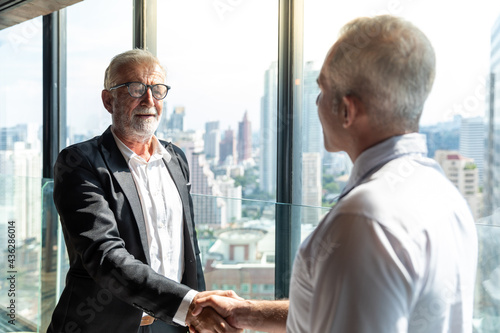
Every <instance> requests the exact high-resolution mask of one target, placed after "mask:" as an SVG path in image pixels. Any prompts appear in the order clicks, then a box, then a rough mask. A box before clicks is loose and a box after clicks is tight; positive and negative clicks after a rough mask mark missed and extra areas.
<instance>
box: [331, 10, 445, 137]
mask: <svg viewBox="0 0 500 333" xmlns="http://www.w3.org/2000/svg"><path fill="white" fill-rule="evenodd" d="M331 52H332V56H331V57H330V59H331V60H330V62H329V63H328V64H326V66H327V69H328V72H327V73H328V74H327V78H326V79H327V80H328V81H329V84H330V85H331V87H334V89H335V90H336V96H335V98H336V99H337V101H339V100H340V99H341V98H342V97H343V96H346V95H353V96H356V97H357V98H359V99H361V100H362V101H363V103H364V105H365V106H366V109H367V112H368V114H369V117H370V119H371V120H372V122H373V123H374V124H375V125H376V126H377V127H379V128H382V129H400V130H401V129H403V130H412V131H415V130H418V122H419V120H420V115H421V114H422V110H423V107H424V103H425V100H426V99H427V97H428V95H429V93H430V91H431V88H432V84H433V82H434V76H435V63H436V59H435V54H434V49H433V47H432V45H431V43H430V41H429V39H428V38H427V37H426V36H425V35H424V33H423V32H422V31H420V30H419V29H418V28H417V27H415V26H414V25H413V24H411V23H410V22H408V21H405V20H403V19H401V18H397V17H394V16H390V15H381V16H375V17H373V18H367V17H362V18H357V19H355V20H353V21H351V22H349V23H347V24H346V25H345V26H344V27H343V28H342V29H341V31H340V36H339V39H338V41H337V42H336V43H335V45H334V47H333V48H332V51H331Z"/></svg>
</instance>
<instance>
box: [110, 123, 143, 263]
mask: <svg viewBox="0 0 500 333" xmlns="http://www.w3.org/2000/svg"><path fill="white" fill-rule="evenodd" d="M101 140H102V142H101V144H102V153H103V156H104V159H105V160H106V163H107V164H108V168H109V170H110V172H111V173H112V174H113V177H115V179H116V181H117V182H118V184H119V185H120V187H121V188H122V190H123V193H124V195H125V197H126V198H127V200H128V202H129V204H130V207H131V210H132V211H131V212H130V214H129V215H132V216H134V220H135V222H136V223H137V228H138V229H139V235H140V238H141V243H142V248H143V250H144V254H145V257H146V261H147V264H148V265H149V264H150V258H149V246H148V239H147V231H146V223H145V221H144V215H143V213H142V206H141V201H140V199H139V194H138V193H137V188H136V187H135V183H134V179H133V178H132V174H131V173H130V169H129V168H128V165H127V162H126V161H125V158H124V157H123V155H122V153H121V152H120V150H119V149H118V147H117V146H116V142H115V138H114V137H113V134H112V133H111V127H108V129H107V130H106V131H105V132H104V134H103V135H102V136H101Z"/></svg>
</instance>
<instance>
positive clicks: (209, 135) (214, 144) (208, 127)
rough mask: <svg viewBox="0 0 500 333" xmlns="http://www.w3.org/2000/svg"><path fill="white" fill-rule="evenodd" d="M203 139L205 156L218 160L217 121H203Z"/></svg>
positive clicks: (218, 136) (218, 131)
mask: <svg viewBox="0 0 500 333" xmlns="http://www.w3.org/2000/svg"><path fill="white" fill-rule="evenodd" d="M203 141H204V150H205V156H206V158H207V159H215V160H217V161H218V160H219V145H220V130H219V122H218V121H209V122H207V123H205V134H204V135H203Z"/></svg>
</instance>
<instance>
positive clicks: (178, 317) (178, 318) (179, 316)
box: [174, 290, 198, 326]
mask: <svg viewBox="0 0 500 333" xmlns="http://www.w3.org/2000/svg"><path fill="white" fill-rule="evenodd" d="M197 294H198V292H197V291H196V290H190V291H188V293H187V294H186V296H184V298H183V299H182V302H181V305H180V306H179V308H178V309H177V312H176V313H175V316H174V323H176V324H179V325H182V326H186V316H187V313H188V310H189V306H190V305H191V302H192V301H193V298H194V297H195V296H196V295H197Z"/></svg>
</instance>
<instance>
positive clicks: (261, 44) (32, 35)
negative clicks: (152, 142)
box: [0, 0, 500, 132]
mask: <svg viewBox="0 0 500 333" xmlns="http://www.w3.org/2000/svg"><path fill="white" fill-rule="evenodd" d="M277 3H278V2H277V1H276V0H274V1H271V0H252V1H250V0H218V1H214V0H197V1H174V0H158V13H159V14H158V56H159V58H160V60H161V61H162V62H163V63H164V64H165V65H166V67H167V70H168V79H167V81H168V84H170V85H172V87H173V88H172V91H171V92H170V93H169V96H168V97H167V100H168V107H167V113H168V114H170V112H171V109H172V108H173V107H174V106H177V105H182V106H185V107H186V118H185V128H188V129H189V128H194V129H203V127H204V123H205V122H206V121H209V120H220V121H221V126H222V128H223V129H225V128H227V127H228V126H231V128H233V129H236V128H237V123H238V121H240V120H241V119H242V117H243V113H244V112H245V110H248V113H249V117H250V120H251V121H252V127H253V129H254V130H255V129H257V128H258V127H259V115H260V98H261V96H262V95H263V81H264V71H265V70H266V69H267V68H268V67H269V65H270V63H271V62H272V61H273V60H275V59H276V57H277V13H278V8H277ZM216 5H220V6H221V7H216ZM96 6H97V7H98V8H97V9H98V10H95V8H96ZM223 6H225V7H223ZM131 7H132V5H131V1H123V0H108V1H101V0H86V1H83V2H82V3H79V4H76V5H74V6H72V7H70V8H69V9H68V10H67V13H68V88H67V89H68V110H69V111H68V112H69V115H68V122H69V124H70V125H71V126H72V127H74V128H75V130H76V131H77V132H78V130H79V129H81V128H95V129H96V131H97V132H100V131H101V130H102V129H104V128H105V127H106V126H107V124H109V123H110V117H109V116H108V114H107V112H106V111H105V110H104V108H103V107H102V104H101V101H100V91H101V89H102V80H103V73H104V70H105V68H106V66H107V64H108V63H109V60H110V59H111V57H112V56H114V55H115V54H117V53H119V52H122V51H124V50H127V49H129V48H130V47H131V43H132V42H131V40H130V38H131V37H130V36H131V29H132V28H131ZM91 8H92V9H93V12H92V16H93V17H94V19H93V20H92V22H93V23H91V22H90V21H89V20H88V16H87V14H89V11H90V9H91ZM378 13H392V14H396V15H399V16H403V17H406V18H408V19H409V20H411V21H412V22H413V23H415V24H416V25H417V26H418V27H420V28H421V29H422V30H423V31H424V32H425V33H426V34H427V35H428V37H429V39H430V40H431V42H432V43H433V45H434V47H435V49H436V55H437V74H436V81H435V84H434V88H433V91H432V93H431V96H430V97H429V100H428V102H427V104H426V108H425V110H424V114H423V117H422V124H430V123H435V122H439V121H445V120H450V119H451V117H452V116H453V115H455V114H461V115H462V116H465V117H469V116H476V115H481V116H482V115H484V93H485V90H484V78H485V77H486V76H487V73H488V68H489V52H490V51H489V47H490V31H491V27H492V24H493V22H494V21H495V19H496V18H497V17H498V16H499V15H500V1H497V0H476V1H474V2H471V1H465V0H460V1H449V0H447V1H440V2H439V3H438V2H437V1H431V0H386V1H373V0H371V1H368V0H365V1H352V0H351V1H342V2H340V1H330V0H305V8H304V16H305V18H304V60H305V61H308V60H316V61H317V62H318V65H320V63H321V62H322V61H323V59H324V56H325V55H326V52H327V51H328V49H329V47H330V46H331V45H332V44H333V43H334V41H335V39H336V37H337V34H338V31H339V29H340V27H341V26H342V25H343V24H344V23H346V22H347V21H349V20H351V19H353V18H355V17H357V16H362V15H373V14H378ZM41 22H42V21H41V18H39V19H37V20H33V21H29V22H26V23H24V24H21V25H18V26H15V27H12V28H9V29H5V30H3V31H0V126H12V125H15V124H18V123H25V122H31V121H33V122H37V123H40V124H41V122H42V120H41V109H42V96H41V82H42V68H41V54H42V44H41V34H42V28H41ZM94 22H95V23H94Z"/></svg>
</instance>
